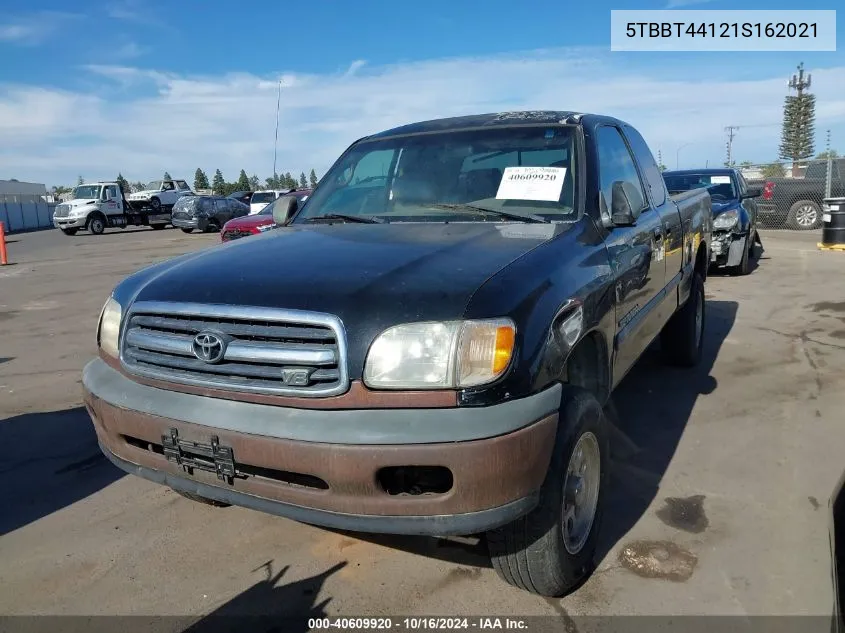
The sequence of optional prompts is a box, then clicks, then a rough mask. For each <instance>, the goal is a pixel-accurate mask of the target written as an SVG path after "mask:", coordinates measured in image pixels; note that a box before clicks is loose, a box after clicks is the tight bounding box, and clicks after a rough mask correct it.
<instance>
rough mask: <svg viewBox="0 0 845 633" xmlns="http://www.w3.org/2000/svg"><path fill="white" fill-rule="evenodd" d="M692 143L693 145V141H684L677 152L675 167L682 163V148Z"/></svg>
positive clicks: (677, 167)
mask: <svg viewBox="0 0 845 633" xmlns="http://www.w3.org/2000/svg"><path fill="white" fill-rule="evenodd" d="M690 145H692V143H684V144H683V145H681V146H680V147H679V148H678V150H677V151H676V152H675V169H679V165H680V164H681V163H680V161H681V150H682V149H684V148H685V147H688V146H690Z"/></svg>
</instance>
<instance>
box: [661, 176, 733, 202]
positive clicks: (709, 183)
mask: <svg viewBox="0 0 845 633" xmlns="http://www.w3.org/2000/svg"><path fill="white" fill-rule="evenodd" d="M663 179H664V180H665V181H666V188H667V189H668V190H669V191H670V193H678V192H681V191H689V190H690V189H701V188H702V187H704V188H706V189H707V190H708V192H709V193H710V197H711V198H713V199H715V200H733V199H735V198H737V195H736V189H734V185H733V179H732V178H731V177H730V176H729V175H728V174H676V175H671V176H670V175H664V176H663Z"/></svg>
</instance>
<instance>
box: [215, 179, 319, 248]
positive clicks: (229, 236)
mask: <svg viewBox="0 0 845 633" xmlns="http://www.w3.org/2000/svg"><path fill="white" fill-rule="evenodd" d="M310 195H311V190H310V189H298V190H297V191H292V192H291V193H289V194H286V195H284V196H281V197H279V198H276V200H274V201H273V202H271V203H270V204H268V205H267V206H266V207H264V208H263V209H261V211H259V212H258V213H255V214H252V215H245V216H242V217H240V218H234V219H232V220H229V221H228V222H226V224H224V225H223V229H222V230H221V231H220V241H222V242H231V241H232V240H236V239H238V238H239V237H247V236H248V235H258V234H259V233H263V232H264V231H269V230H270V229H272V228H273V227H275V226H276V223H275V222H273V207H274V206H276V202H278V201H279V200H281V199H282V198H285V197H287V196H295V197H296V198H297V200H298V202H299V205H302V203H303V202H305V200H306V199H307V198H308V196H310Z"/></svg>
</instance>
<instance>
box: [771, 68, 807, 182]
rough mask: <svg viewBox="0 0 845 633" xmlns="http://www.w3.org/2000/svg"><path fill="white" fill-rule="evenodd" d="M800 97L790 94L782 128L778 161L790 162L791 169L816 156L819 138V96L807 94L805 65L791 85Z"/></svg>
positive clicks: (786, 101) (784, 111)
mask: <svg viewBox="0 0 845 633" xmlns="http://www.w3.org/2000/svg"><path fill="white" fill-rule="evenodd" d="M790 87H792V88H796V89H797V91H798V94H797V95H787V96H786V98H785V100H784V103H783V125H782V129H781V140H780V146H779V147H778V152H779V154H778V158H780V159H781V160H791V161H792V163H793V164H792V170H793V172H795V171H796V169H797V166H798V163H799V162H800V161H802V160H806V159H808V158H810V157H812V156H813V154H814V153H815V147H814V141H815V135H816V130H815V127H816V95H812V94H809V93H807V92H804V91H805V90H806V89H807V88H809V87H810V82H809V79H808V81H806V82H805V81H804V64H803V63H801V64H799V66H798V75H796V76H795V77H794V81H792V82H790Z"/></svg>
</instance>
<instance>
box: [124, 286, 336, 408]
mask: <svg viewBox="0 0 845 633" xmlns="http://www.w3.org/2000/svg"><path fill="white" fill-rule="evenodd" d="M121 362H122V364H123V366H124V368H125V369H126V370H127V371H128V372H130V373H132V374H136V375H138V376H144V377H147V378H154V379H157V380H166V381H171V382H176V383H182V384H187V385H194V386H199V387H207V388H215V389H222V390H230V391H241V392H251V393H263V394H277V395H292V396H301V397H325V396H331V395H337V394H340V393H343V392H345V391H346V390H347V389H348V388H349V378H348V374H347V370H346V335H345V331H344V328H343V324H342V323H341V321H340V319H338V318H337V317H335V316H333V315H329V314H320V313H313V312H303V311H298V310H280V309H274V308H260V307H240V306H228V305H203V304H189V303H169V302H151V301H141V302H137V303H135V304H133V305H132V307H131V309H130V311H129V313H128V314H127V315H126V317H125V320H124V325H123V331H122V335H121Z"/></svg>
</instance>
